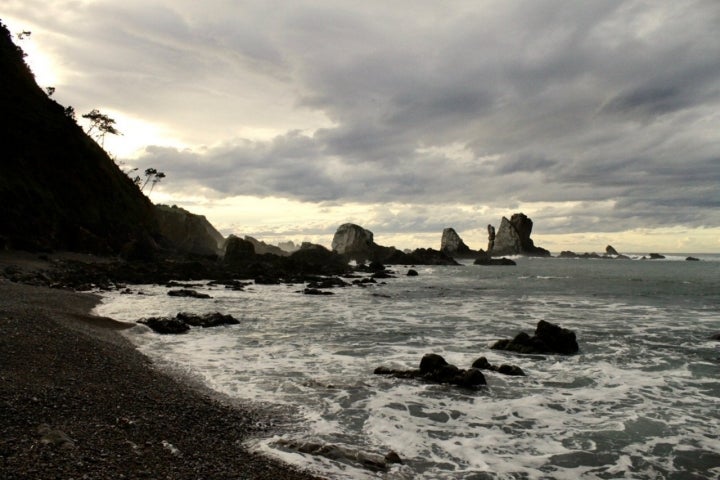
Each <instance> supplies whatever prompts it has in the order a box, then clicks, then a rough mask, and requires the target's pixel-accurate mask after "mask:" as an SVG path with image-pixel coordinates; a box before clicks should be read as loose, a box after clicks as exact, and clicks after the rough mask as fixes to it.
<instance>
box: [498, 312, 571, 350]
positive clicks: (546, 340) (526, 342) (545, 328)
mask: <svg viewBox="0 0 720 480" xmlns="http://www.w3.org/2000/svg"><path fill="white" fill-rule="evenodd" d="M490 348H492V349H493V350H507V351H510V352H517V353H532V354H561V355H572V354H573V353H577V352H578V351H579V350H580V347H579V346H578V343H577V339H576V338H575V332H573V331H572V330H568V329H566V328H562V327H560V326H558V325H555V324H553V323H550V322H546V321H545V320H540V321H539V322H538V324H537V327H536V328H535V335H533V336H532V337H531V336H530V335H528V334H527V333H525V332H520V333H518V334H517V335H516V336H515V338H513V339H512V340H498V341H497V342H495V344H494V345H493V346H492V347H490Z"/></svg>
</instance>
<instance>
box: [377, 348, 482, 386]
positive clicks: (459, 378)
mask: <svg viewBox="0 0 720 480" xmlns="http://www.w3.org/2000/svg"><path fill="white" fill-rule="evenodd" d="M373 373H374V374H375V375H391V376H393V377H395V378H413V379H421V380H424V381H427V382H431V383H445V384H450V385H456V386H458V387H463V388H476V387H479V386H481V385H486V384H487V382H486V381H485V376H484V375H483V374H482V372H481V371H480V370H478V369H477V368H470V369H467V370H462V369H460V368H458V367H456V366H455V365H451V364H449V363H447V361H445V359H444V358H443V357H442V356H440V355H437V354H435V353H429V354H426V355H424V356H423V358H422V359H421V360H420V368H419V369H417V370H393V369H390V368H387V367H378V368H376V369H375V371H374V372H373Z"/></svg>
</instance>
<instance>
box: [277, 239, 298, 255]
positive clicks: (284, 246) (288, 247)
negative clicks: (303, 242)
mask: <svg viewBox="0 0 720 480" xmlns="http://www.w3.org/2000/svg"><path fill="white" fill-rule="evenodd" d="M278 248H280V249H281V250H283V251H285V252H287V253H293V252H296V251H297V250H298V249H300V247H299V246H297V245H295V243H294V242H293V241H291V240H288V241H285V242H280V243H278Z"/></svg>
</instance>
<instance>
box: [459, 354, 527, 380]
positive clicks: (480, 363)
mask: <svg viewBox="0 0 720 480" xmlns="http://www.w3.org/2000/svg"><path fill="white" fill-rule="evenodd" d="M472 367H473V368H477V369H478V370H490V371H493V372H497V373H501V374H503V375H511V376H521V377H524V376H525V372H523V369H522V368H520V367H518V366H517V365H507V364H505V363H503V364H502V365H492V364H491V363H490V362H488V360H487V358H485V357H480V358H478V359H477V360H475V361H474V362H473V364H472Z"/></svg>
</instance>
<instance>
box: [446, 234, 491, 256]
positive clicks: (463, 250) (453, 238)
mask: <svg viewBox="0 0 720 480" xmlns="http://www.w3.org/2000/svg"><path fill="white" fill-rule="evenodd" d="M440 251H441V252H442V253H444V254H445V255H447V256H448V257H451V258H469V259H472V258H477V257H478V255H484V254H485V252H483V251H482V250H480V251H477V250H472V249H471V248H470V247H468V246H467V245H466V244H465V242H463V240H462V238H460V235H458V234H457V232H456V231H455V229H453V228H445V229H444V230H443V232H442V238H441V239H440Z"/></svg>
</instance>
